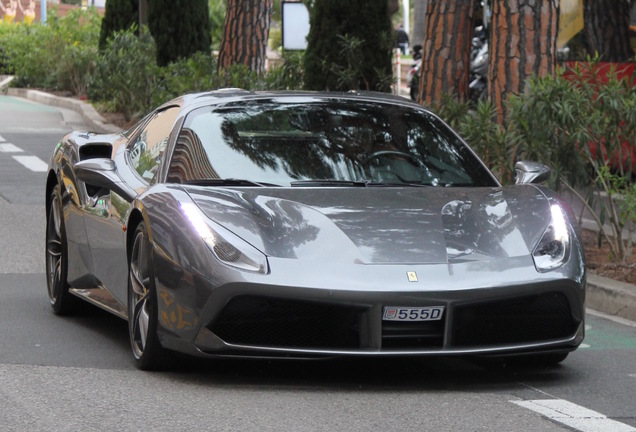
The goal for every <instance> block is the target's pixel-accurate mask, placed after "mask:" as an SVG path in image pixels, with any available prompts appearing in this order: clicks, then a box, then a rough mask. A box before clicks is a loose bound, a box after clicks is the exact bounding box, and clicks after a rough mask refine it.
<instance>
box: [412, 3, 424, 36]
mask: <svg viewBox="0 0 636 432" xmlns="http://www.w3.org/2000/svg"><path fill="white" fill-rule="evenodd" d="M427 3H428V0H415V2H414V4H413V30H412V31H411V33H412V37H411V45H422V46H424V37H425V36H426V8H427Z"/></svg>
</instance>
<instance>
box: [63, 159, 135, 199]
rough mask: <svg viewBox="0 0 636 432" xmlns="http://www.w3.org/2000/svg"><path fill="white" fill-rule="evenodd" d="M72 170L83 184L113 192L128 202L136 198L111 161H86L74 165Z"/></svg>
mask: <svg viewBox="0 0 636 432" xmlns="http://www.w3.org/2000/svg"><path fill="white" fill-rule="evenodd" d="M73 168H74V170H75V175H76V176H77V178H78V179H79V180H81V181H83V182H84V183H87V184H89V185H92V186H97V187H100V188H106V189H108V190H110V191H113V192H115V193H116V194H118V195H120V196H121V197H122V198H124V199H125V200H126V201H128V202H132V201H133V200H134V199H135V198H136V197H137V193H136V192H135V191H134V190H133V189H131V188H130V186H128V185H127V184H126V183H124V182H123V181H122V179H121V177H119V174H117V166H116V165H115V162H114V161H113V160H111V159H106V158H96V159H88V160H84V161H80V162H78V163H76V164H75V165H74V167H73Z"/></svg>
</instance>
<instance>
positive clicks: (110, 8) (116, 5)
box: [99, 0, 139, 50]
mask: <svg viewBox="0 0 636 432" xmlns="http://www.w3.org/2000/svg"><path fill="white" fill-rule="evenodd" d="M138 21H139V1H138V0H108V2H107V3H106V10H105V12H104V18H103V19H102V27H101V31H100V34H99V49H100V50H103V49H104V48H106V43H107V42H108V38H109V37H110V36H112V35H113V33H115V32H118V31H120V30H127V29H129V28H130V27H132V26H133V25H135V24H137V23H138Z"/></svg>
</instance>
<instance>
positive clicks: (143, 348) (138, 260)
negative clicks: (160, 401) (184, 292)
mask: <svg viewBox="0 0 636 432" xmlns="http://www.w3.org/2000/svg"><path fill="white" fill-rule="evenodd" d="M157 317H158V308H157V291H156V287H155V279H154V267H153V262H152V253H151V247H150V243H149V241H148V233H147V230H146V226H145V224H144V223H143V222H142V223H140V224H139V226H138V227H137V229H136V230H135V238H134V241H133V247H132V251H131V253H130V260H129V262H128V334H129V335H130V345H131V348H132V353H133V356H134V358H135V363H136V366H137V367H138V368H139V369H142V370H162V369H165V368H168V367H170V365H171V364H170V363H171V360H172V355H171V353H170V352H169V351H167V350H165V349H164V348H163V347H162V346H161V342H160V341H159V337H158V336H157V326H158V318H157Z"/></svg>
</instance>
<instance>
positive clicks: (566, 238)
mask: <svg viewBox="0 0 636 432" xmlns="http://www.w3.org/2000/svg"><path fill="white" fill-rule="evenodd" d="M550 212H551V214H552V221H551V222H550V225H549V226H548V229H546V230H545V232H544V233H543V237H541V240H540V241H539V244H538V245H537V247H536V248H535V249H534V251H533V252H532V257H533V258H534V265H535V267H536V268H537V270H538V271H540V272H542V273H543V272H547V271H550V270H554V269H555V268H558V267H560V266H562V265H563V264H564V263H565V261H566V260H567V257H568V253H569V251H570V232H569V230H568V225H567V222H566V220H565V215H564V214H563V209H561V207H560V206H558V205H556V204H555V205H552V206H551V207H550Z"/></svg>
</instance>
